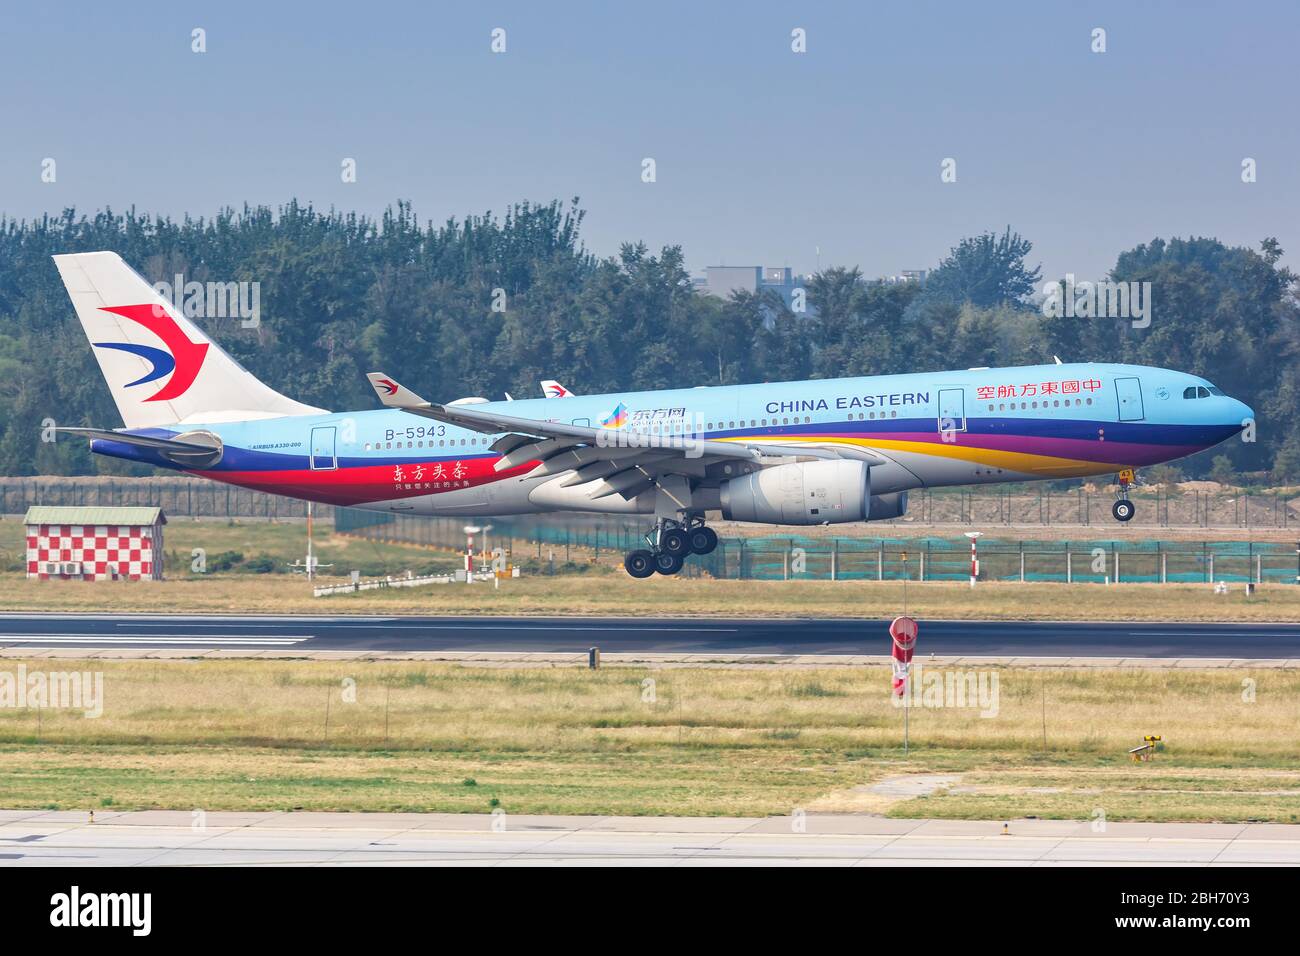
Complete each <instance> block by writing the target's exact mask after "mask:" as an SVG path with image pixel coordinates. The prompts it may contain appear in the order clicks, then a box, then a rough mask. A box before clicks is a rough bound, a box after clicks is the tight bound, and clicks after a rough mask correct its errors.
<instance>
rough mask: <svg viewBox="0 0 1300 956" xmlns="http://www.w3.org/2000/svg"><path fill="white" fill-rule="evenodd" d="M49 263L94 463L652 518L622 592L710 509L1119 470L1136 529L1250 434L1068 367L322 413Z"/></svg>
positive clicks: (1169, 383) (108, 262)
mask: <svg viewBox="0 0 1300 956" xmlns="http://www.w3.org/2000/svg"><path fill="white" fill-rule="evenodd" d="M54 260H55V263H56V264H57V266H58V269H59V273H60V275H61V276H62V277H63V282H64V284H65V285H66V287H67V290H68V294H69V295H70V296H71V297H72V304H73V306H74V307H75V308H76V311H77V315H78V317H79V318H80V320H81V323H82V325H83V327H84V328H85V330H86V334H87V336H88V337H89V339H90V344H91V346H92V347H93V349H94V351H95V356H96V358H97V359H98V361H99V366H100V369H101V370H102V371H103V374H104V377H105V379H107V381H108V387H109V389H110V391H111V392H112V395H113V399H114V401H116V402H117V407H118V410H119V411H120V412H121V414H122V420H123V423H124V424H125V426H126V427H125V428H122V429H108V428H104V429H100V428H61V429H59V430H60V431H62V432H70V433H75V434H79V435H84V436H87V437H89V438H90V439H91V449H92V450H93V451H94V452H95V453H97V454H100V455H110V456H113V457H115V458H124V459H127V460H130V461H136V462H144V463H146V464H150V465H155V466H157V467H160V468H170V469H174V470H177V471H183V472H187V473H189V474H193V475H199V476H202V477H204V478H211V479H213V480H214V481H221V482H228V483H230V484H234V485H239V486H242V487H245V488H254V489H257V490H258V491H265V492H270V493H272V494H277V495H287V496H289V497H293V498H301V499H306V500H308V501H319V502H326V503H329V504H334V505H347V506H349V507H353V508H363V509H367V510H372V511H383V512H389V513H398V514H416V515H457V516H487V515H509V514H534V513H542V512H557V511H577V512H600V513H605V514H636V515H646V516H647V522H646V524H647V528H648V533H647V534H646V542H647V547H646V548H645V549H643V550H637V551H633V552H631V553H630V554H628V555H627V556H626V558H625V561H624V564H625V566H626V568H627V570H628V573H630V574H631V575H633V576H634V577H647V576H649V575H651V574H654V573H656V572H657V573H660V574H675V573H676V572H677V571H678V570H680V569H681V567H682V562H683V561H684V560H685V559H686V558H687V557H688V556H689V555H691V554H707V553H708V552H710V551H712V550H713V549H714V547H716V545H717V540H718V539H717V535H716V533H715V532H714V531H713V529H711V528H709V527H708V526H707V525H706V524H705V517H706V513H707V512H710V511H720V512H721V513H722V516H723V517H724V518H725V519H727V520H731V521H750V522H759V523H764V524H774V525H817V524H836V523H840V522H847V521H876V520H881V519H888V518H897V517H899V516H901V515H903V514H904V513H905V511H906V510H907V493H908V491H910V490H912V489H914V488H936V487H947V486H952V485H970V484H992V483H996V482H1005V481H1016V482H1021V481H1032V480H1036V479H1052V478H1071V477H1079V476H1085V475H1105V474H1110V473H1115V474H1118V475H1119V476H1120V478H1121V480H1120V491H1119V493H1118V496H1117V499H1116V501H1115V505H1114V515H1115V518H1116V519H1118V520H1120V521H1128V520H1129V519H1131V518H1132V517H1133V509H1134V506H1133V503H1132V502H1131V501H1130V500H1129V496H1128V492H1127V488H1128V481H1129V480H1131V476H1132V472H1133V469H1135V468H1137V467H1140V466H1143V465H1152V464H1155V463H1157V462H1166V461H1173V460H1175V459H1178V458H1182V457H1184V456H1186V455H1190V454H1192V453H1194V452H1198V451H1201V450H1203V449H1206V448H1210V447H1211V446H1213V445H1216V444H1218V443H1219V442H1222V441H1225V440H1226V439H1229V438H1231V437H1232V436H1234V435H1236V434H1237V433H1238V432H1240V431H1242V429H1243V428H1246V427H1248V426H1249V425H1250V423H1251V421H1252V419H1253V413H1252V411H1251V409H1250V408H1248V407H1247V406H1246V405H1244V404H1242V403H1241V402H1239V401H1237V400H1236V399H1233V398H1230V397H1228V396H1227V395H1225V394H1223V392H1221V391H1220V390H1219V389H1217V388H1215V387H1214V386H1213V385H1212V384H1210V383H1209V382H1207V381H1205V380H1204V379H1202V378H1199V377H1197V376H1195V375H1189V374H1187V373H1186V372H1178V371H1173V370H1170V369H1163V368H1148V367H1145V366H1134V365H1101V364H1060V363H1058V364H1054V365H1039V366H1029V367H1022V368H985V369H967V370H965V371H953V372H924V373H915V374H903V375H878V376H871V377H868V378H841V379H827V380H821V381H808V382H767V383H763V384H761V385H724V386H714V387H697V388H680V389H665V390H662V391H652V392H616V393H612V394H608V395H580V396H577V395H571V394H568V393H567V390H565V389H563V388H562V387H561V388H560V392H559V393H558V397H548V398H541V399H532V400H515V401H506V402H493V401H487V400H486V399H482V398H466V399H460V400H458V401H453V402H447V403H442V404H440V403H438V402H430V401H426V400H425V399H423V398H421V397H420V396H419V395H417V394H415V393H414V392H413V391H411V390H410V389H408V388H406V387H404V386H402V385H400V384H398V383H397V382H396V381H394V380H393V379H392V378H391V377H390V376H388V375H385V374H384V373H382V372H372V373H370V376H369V378H370V382H371V384H372V385H373V386H374V388H375V391H376V394H377V395H378V397H379V400H380V402H381V403H382V404H383V406H384V407H383V408H378V409H372V410H365V411H327V410H326V409H323V408H315V407H312V406H310V405H304V404H301V403H299V402H296V401H294V400H293V399H290V398H287V397H285V396H284V395H281V394H279V393H278V392H276V391H274V390H272V389H271V388H270V387H268V386H267V385H265V384H263V383H262V382H261V381H259V380H258V379H257V378H255V377H254V376H253V375H252V374H251V373H249V372H248V371H247V370H245V369H244V368H243V367H242V366H241V365H239V363H237V362H236V361H234V359H232V358H231V357H230V356H229V355H227V354H226V353H225V352H223V351H222V350H221V348H220V347H219V346H218V345H217V344H216V343H214V342H212V341H211V340H210V339H208V337H207V336H206V335H204V334H203V332H202V331H201V330H200V329H199V328H198V327H197V326H196V325H195V324H194V323H192V322H191V321H190V320H189V319H187V318H186V317H185V316H184V315H183V314H181V312H180V311H179V310H177V309H176V308H175V307H174V306H173V305H172V303H171V302H169V301H167V299H165V298H164V297H163V296H161V295H159V294H158V293H157V292H156V291H155V290H154V288H153V287H152V286H151V285H150V284H149V283H148V282H146V281H145V280H144V279H143V278H142V277H141V276H139V275H138V274H137V273H136V272H135V271H133V270H132V269H131V268H130V267H129V266H127V265H126V263H124V262H123V261H122V259H121V258H120V257H119V256H117V255H116V254H115V253H112V252H92V253H82V254H76V255H62V256H55V257H54ZM548 394H557V393H554V392H553V391H552V392H548ZM651 516H652V518H653V521H651V520H650V518H651Z"/></svg>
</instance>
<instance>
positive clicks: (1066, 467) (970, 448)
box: [718, 435, 1125, 478]
mask: <svg viewBox="0 0 1300 956" xmlns="http://www.w3.org/2000/svg"><path fill="white" fill-rule="evenodd" d="M718 440H719V441H738V442H745V441H758V442H761V441H767V442H771V441H772V438H771V437H770V436H755V437H753V438H722V439H718ZM777 442H778V443H780V444H791V443H794V442H805V443H808V444H819V445H855V446H859V447H862V448H874V449H879V450H880V451H901V452H910V453H912V454H916V455H930V456H932V457H935V458H954V459H957V460H959V461H969V462H971V463H973V464H977V465H986V466H988V467H990V468H1001V469H1002V470H1003V471H1014V472H1019V473H1020V474H1025V475H1042V476H1044V477H1052V478H1080V477H1083V476H1086V475H1104V474H1108V473H1110V472H1113V471H1118V470H1119V469H1120V468H1123V467H1125V466H1123V465H1118V464H1113V463H1106V462H1096V461H1083V460H1080V459H1077V458H1060V457H1057V456H1056V455H1035V454H1032V453H1029V452H1021V451H1006V450H1004V449H1001V448H979V447H977V446H974V445H960V444H958V443H957V442H928V441H902V440H899V439H894V438H874V439H870V440H867V439H865V438H824V437H818V436H816V435H782V436H780V437H779V438H778V439H777Z"/></svg>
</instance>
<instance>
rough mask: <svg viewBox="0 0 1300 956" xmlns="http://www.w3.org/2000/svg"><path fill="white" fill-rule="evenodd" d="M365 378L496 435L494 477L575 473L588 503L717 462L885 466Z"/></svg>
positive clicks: (438, 416) (415, 404)
mask: <svg viewBox="0 0 1300 956" xmlns="http://www.w3.org/2000/svg"><path fill="white" fill-rule="evenodd" d="M367 377H368V378H369V379H370V383H371V385H372V386H373V387H374V389H375V392H376V394H378V396H379V399H380V401H381V402H383V403H384V404H385V405H386V406H388V407H389V408H398V409H401V410H402V411H404V412H409V413H411V414H413V415H420V416H422V417H424V418H431V419H434V420H435V421H440V422H445V423H447V424H449V425H455V426H457V427H459V428H466V429H469V430H471V431H477V432H482V433H484V434H488V435H497V434H500V435H501V437H500V438H498V439H497V440H496V441H495V442H493V444H492V450H493V451H495V452H497V453H498V454H500V455H501V456H502V457H501V459H500V460H499V461H498V462H497V463H496V465H495V467H496V470H497V471H504V470H506V469H507V468H515V467H518V466H519V465H522V464H525V463H527V462H530V461H537V462H538V463H539V464H538V465H537V467H536V468H535V469H534V470H533V471H532V472H530V473H529V474H530V476H543V475H553V474H560V473H561V472H565V471H573V472H574V474H573V475H572V476H570V477H569V478H568V479H566V480H565V481H564V482H563V486H564V487H571V486H574V485H579V484H585V483H586V482H589V481H595V480H596V479H604V480H603V481H602V483H601V484H600V485H599V486H597V487H595V488H594V489H593V491H592V492H591V493H590V497H591V498H593V499H595V498H602V497H604V496H605V495H610V494H620V495H622V496H623V497H625V498H632V497H635V496H636V495H637V494H640V493H641V492H642V491H644V490H645V489H646V488H648V487H650V486H651V485H653V484H655V479H656V478H657V477H660V476H666V475H683V476H687V477H693V478H706V477H709V476H710V469H711V466H712V465H715V464H719V463H722V462H731V463H733V464H735V463H741V464H742V465H744V466H745V470H750V471H752V470H755V469H757V468H765V467H768V466H770V465H775V464H781V463H783V462H788V461H789V460H790V459H791V458H792V457H798V458H804V459H807V458H824V459H834V458H856V459H859V460H865V461H869V462H870V461H876V462H877V463H883V462H884V461H885V459H884V458H882V457H880V456H877V455H874V454H873V453H872V452H871V451H869V450H863V449H858V448H851V449H849V448H833V447H832V448H827V447H818V446H816V445H808V444H804V443H799V444H789V445H784V444H779V443H766V442H746V441H716V440H709V439H702V438H695V437H692V436H690V435H672V434H658V433H648V432H643V431H629V430H626V429H610V428H593V427H591V426H589V425H573V424H569V423H566V422H551V421H541V420H539V419H533V418H519V417H517V416H514V415H503V414H501V413H499V412H493V411H489V410H487V409H483V408H474V407H472V406H471V407H467V406H462V405H443V404H438V403H435V402H428V401H425V400H424V399H423V398H421V397H420V396H419V395H416V394H415V393H414V392H412V391H411V390H410V389H408V388H405V387H404V386H402V385H399V384H398V383H397V382H396V381H394V380H393V379H392V378H390V377H389V376H386V375H384V374H383V373H381V372H371V373H369V374H368V375H367Z"/></svg>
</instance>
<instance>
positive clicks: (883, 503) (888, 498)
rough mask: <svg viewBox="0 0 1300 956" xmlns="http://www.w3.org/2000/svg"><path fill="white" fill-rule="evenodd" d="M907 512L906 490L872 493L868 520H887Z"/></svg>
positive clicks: (899, 516)
mask: <svg viewBox="0 0 1300 956" xmlns="http://www.w3.org/2000/svg"><path fill="white" fill-rule="evenodd" d="M905 514H907V492H906V491H895V492H894V493H893V494H889V495H872V496H871V509H870V510H869V511H868V512H867V520H868V521H887V520H888V519H890V518H901V517H903V515H905Z"/></svg>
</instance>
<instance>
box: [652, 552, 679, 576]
mask: <svg viewBox="0 0 1300 956" xmlns="http://www.w3.org/2000/svg"><path fill="white" fill-rule="evenodd" d="M654 562H655V570H656V571H658V572H659V573H660V574H676V573H677V572H678V571H680V570H681V569H682V559H681V558H680V557H678V556H677V555H675V554H669V553H668V552H667V551H660V552H659V553H658V554H656V555H655V557H654Z"/></svg>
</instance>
